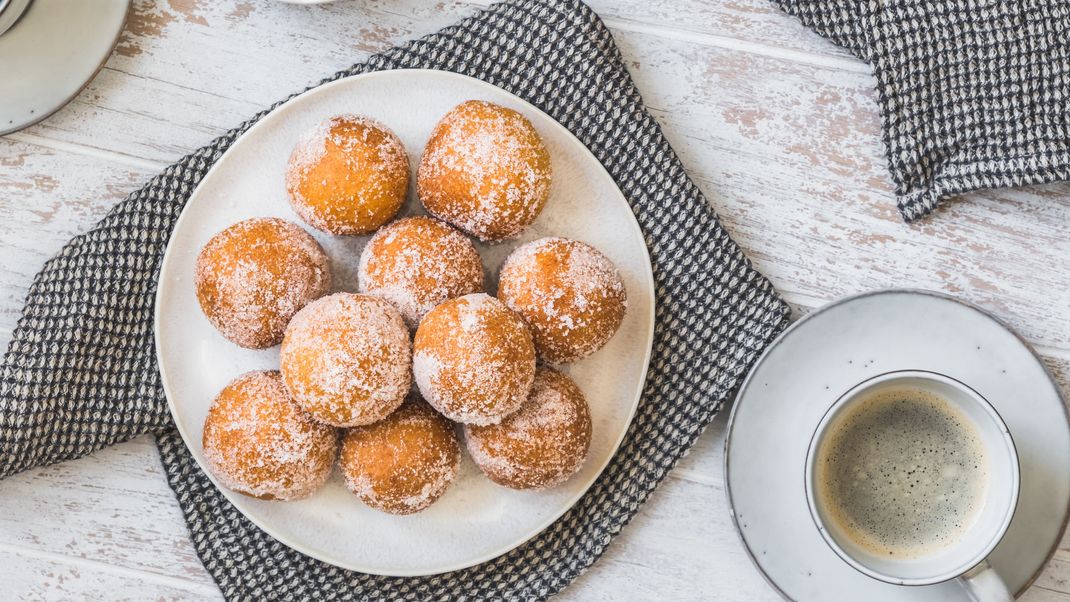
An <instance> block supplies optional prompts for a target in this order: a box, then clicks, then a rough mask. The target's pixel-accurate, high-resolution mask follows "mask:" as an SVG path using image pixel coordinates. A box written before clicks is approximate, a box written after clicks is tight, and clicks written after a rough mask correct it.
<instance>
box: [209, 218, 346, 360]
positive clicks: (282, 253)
mask: <svg viewBox="0 0 1070 602" xmlns="http://www.w3.org/2000/svg"><path fill="white" fill-rule="evenodd" d="M194 282H195V286H196V289H197V300H198V301H199V302H200V305H201V310H202V311H204V314H205V316H207V318H208V320H209V321H210V322H211V323H212V325H213V326H215V327H216V328H217V329H218V330H219V332H220V333H221V334H222V335H223V336H224V337H226V338H227V340H229V341H231V342H233V343H235V344H237V345H240V346H242V347H247V348H253V349H262V348H265V347H271V346H273V345H278V344H279V343H280V342H281V341H282V335H283V332H284V331H285V329H286V324H288V323H289V321H290V318H291V317H293V315H294V314H295V313H297V311H298V310H300V309H301V308H302V307H304V306H305V305H306V304H308V303H309V302H310V301H312V300H314V299H316V298H319V297H321V296H323V295H325V294H327V291H328V290H330V287H331V270H330V261H329V260H328V258H327V253H325V252H324V250H323V248H322V247H321V246H320V245H319V243H317V242H316V240H315V239H314V238H312V236H310V235H309V234H308V232H305V231H304V230H303V229H302V228H301V227H300V226H298V225H297V224H293V223H291V222H288V221H286V220H283V219H278V218H253V219H247V220H243V221H240V222H238V223H236V224H234V225H232V226H230V227H229V228H227V229H225V230H223V231H222V232H220V233H218V234H216V235H215V236H213V237H212V238H211V240H209V241H208V244H206V245H205V246H204V248H203V249H201V252H200V254H199V255H198V256H197V267H196V272H195V274H194Z"/></svg>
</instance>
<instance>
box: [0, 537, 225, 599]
mask: <svg viewBox="0 0 1070 602" xmlns="http://www.w3.org/2000/svg"><path fill="white" fill-rule="evenodd" d="M0 564H2V565H3V567H4V570H3V592H4V599H5V600H37V601H42V602H44V601H51V600H55V601H57V602H70V601H72V600H114V601H117V602H118V601H123V600H130V601H131V602H134V601H138V602H140V601H143V600H157V601H160V602H165V601H176V602H177V601H181V600H211V599H221V597H220V595H219V592H218V590H217V589H216V588H215V585H214V584H201V583H187V582H184V581H182V580H180V579H172V578H159V577H154V576H145V575H142V574H138V573H136V572H131V571H125V570H122V569H117V568H114V567H110V566H108V565H106V564H103V563H100V562H84V561H83V562H79V561H72V560H69V559H65V558H62V557H55V556H53V555H44V556H42V555H38V554H32V553H30V554H27V553H20V551H17V550H11V549H6V548H5V549H0Z"/></svg>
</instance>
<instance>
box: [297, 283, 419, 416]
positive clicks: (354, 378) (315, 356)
mask: <svg viewBox="0 0 1070 602" xmlns="http://www.w3.org/2000/svg"><path fill="white" fill-rule="evenodd" d="M279 362H280V365H281V369H282V375H283V380H284V382H285V383H286V388H287V389H288V390H289V391H290V394H291V395H293V398H294V400H295V401H296V402H297V403H298V404H299V405H300V406H301V407H302V408H304V410H305V411H306V412H308V413H309V414H311V415H312V417H313V418H315V419H316V420H319V421H321V422H325V423H327V424H331V425H334V426H340V427H349V426H358V425H363V424H371V423H372V422H375V421H377V420H381V419H383V418H385V417H386V416H387V415H388V414H390V413H391V412H393V411H394V410H395V409H397V407H398V406H399V405H401V403H402V402H403V401H404V400H405V395H406V394H407V393H408V391H409V389H410V387H411V383H412V347H411V344H410V342H409V331H408V329H407V328H406V327H405V322H404V320H402V318H401V314H400V313H399V312H398V310H397V309H396V308H395V307H394V306H393V305H391V304H390V303H388V302H386V301H384V300H382V299H379V298H377V297H370V296H368V295H354V294H351V293H335V294H333V295H329V296H327V297H323V298H322V299H319V300H318V301H315V302H313V303H310V304H309V305H308V306H307V307H305V308H304V309H303V310H301V311H300V312H298V313H297V315H295V316H294V318H293V320H291V321H290V325H289V327H287V329H286V336H285V338H284V339H283V341H282V349H281V350H280V353H279Z"/></svg>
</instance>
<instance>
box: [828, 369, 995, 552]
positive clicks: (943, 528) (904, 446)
mask: <svg viewBox="0 0 1070 602" xmlns="http://www.w3.org/2000/svg"><path fill="white" fill-rule="evenodd" d="M988 473H989V469H988V457H987V453H986V451H985V447H984V444H983V440H982V438H981V434H980V433H979V432H978V430H977V427H976V426H975V425H974V424H973V422H972V421H971V420H970V418H969V417H967V416H966V415H965V414H963V412H962V411H961V410H959V409H958V408H957V407H956V406H955V405H954V404H952V403H951V402H949V401H947V400H945V399H943V398H942V397H940V396H938V395H936V394H933V393H930V392H928V391H923V390H920V389H913V388H896V389H891V390H885V391H879V392H877V393H875V394H873V395H872V396H871V397H869V398H868V399H865V400H862V401H858V402H855V403H854V405H853V406H851V407H849V408H848V409H847V410H845V411H844V412H843V413H842V414H841V415H840V416H837V417H836V418H835V421H834V422H833V424H831V425H830V428H829V431H828V434H827V435H826V437H825V438H824V440H823V441H822V445H821V447H820V448H819V449H818V450H817V456H816V466H815V477H816V478H815V494H816V498H817V502H818V504H820V506H821V507H822V509H823V510H824V512H825V520H826V521H831V522H833V523H835V524H836V525H837V526H839V528H840V529H841V530H842V531H843V532H844V533H845V534H846V535H847V536H848V537H849V538H850V539H851V540H852V541H854V542H855V543H856V544H858V545H860V546H862V547H863V548H864V549H867V550H869V551H870V552H871V553H875V554H881V555H892V556H897V557H905V558H915V557H921V556H927V555H929V554H932V553H934V552H936V551H938V550H940V549H941V548H944V547H946V546H949V545H952V544H954V543H956V542H957V541H958V540H959V539H960V538H961V537H962V535H963V534H964V533H965V532H966V530H968V529H969V528H970V526H971V525H972V524H973V522H974V520H975V519H976V518H977V515H978V513H979V511H980V510H981V507H982V505H983V504H984V500H985V494H986V491H987V489H988V479H989V474H988Z"/></svg>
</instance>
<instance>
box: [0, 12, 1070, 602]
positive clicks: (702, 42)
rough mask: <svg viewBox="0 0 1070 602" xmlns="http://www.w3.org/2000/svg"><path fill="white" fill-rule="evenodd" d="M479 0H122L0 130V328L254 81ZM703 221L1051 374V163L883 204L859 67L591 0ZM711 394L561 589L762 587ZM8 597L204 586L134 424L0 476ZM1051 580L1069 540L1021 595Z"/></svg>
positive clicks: (1063, 221)
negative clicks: (619, 525)
mask: <svg viewBox="0 0 1070 602" xmlns="http://www.w3.org/2000/svg"><path fill="white" fill-rule="evenodd" d="M480 4H485V2H484V1H483V0H479V1H472V2H437V3H433V2H428V1H425V0H395V1H391V0H377V1H371V0H356V1H353V2H340V3H337V4H329V5H325V6H291V5H284V4H281V3H277V2H272V1H269V0H219V1H217V2H199V1H196V0H161V1H159V2H149V1H147V0H138V1H136V2H135V6H134V8H133V10H132V13H131V18H130V20H129V23H128V26H127V29H126V31H125V32H124V34H123V37H122V39H121V40H120V43H119V46H118V48H117V52H116V54H115V55H114V56H112V58H111V59H110V60H109V61H108V64H107V66H106V68H105V69H104V70H103V71H102V72H101V74H100V75H99V76H98V77H97V78H96V79H95V80H94V81H93V82H92V83H91V84H90V85H89V86H88V87H87V88H86V90H84V91H83V92H82V93H81V94H80V95H79V96H78V98H77V99H76V100H75V101H74V102H73V103H72V104H71V105H69V106H68V107H66V108H65V109H63V110H62V111H60V112H59V113H57V114H56V115H54V116H53V117H51V118H49V119H48V120H46V121H44V122H43V123H41V124H39V125H37V126H34V127H32V128H30V129H29V130H26V131H24V132H20V133H18V134H14V135H12V136H9V137H7V138H4V139H0V256H3V257H4V258H5V259H4V261H3V262H2V263H0V347H5V346H6V343H7V341H8V340H9V338H10V332H11V329H12V328H13V327H14V325H15V321H16V320H17V317H18V311H19V308H20V306H21V301H22V299H23V297H24V296H25V293H26V290H27V289H28V286H29V284H30V282H31V281H32V277H33V274H34V273H36V271H37V270H38V269H39V268H40V265H41V263H42V262H43V261H45V260H46V259H47V258H48V257H49V256H50V255H52V254H53V253H55V252H56V251H57V250H58V249H59V248H60V246H61V245H62V244H63V242H64V241H65V240H66V239H67V238H69V237H70V236H71V235H73V234H75V233H77V232H80V231H82V230H84V229H85V228H87V227H89V226H90V225H91V224H92V223H93V222H95V221H96V220H97V219H99V217H101V216H102V215H103V214H104V213H105V212H106V211H107V210H108V209H109V208H110V207H112V206H113V205H114V204H115V203H117V202H118V201H120V200H121V199H122V198H124V197H125V196H126V194H127V193H129V191H131V190H133V189H134V188H136V187H137V186H138V185H140V183H141V182H143V181H144V180H145V179H147V178H148V177H149V176H150V175H151V174H152V173H154V172H156V171H158V170H159V169H160V168H162V167H163V166H164V165H166V164H167V163H170V162H172V161H174V160H176V159H178V158H180V157H181V156H182V155H184V154H185V153H187V152H189V151H191V150H193V149H195V148H197V147H199V146H201V145H203V144H206V143H208V142H209V141H210V140H211V139H212V138H213V137H215V136H217V135H219V134H221V133H223V132H225V131H226V130H227V129H229V128H231V127H233V126H235V125H237V124H238V123H240V122H241V121H242V120H244V119H246V118H248V117H249V116H251V115H252V114H254V113H255V112H256V111H258V110H260V109H262V108H264V107H265V106H267V105H269V104H270V103H271V102H273V101H275V100H277V99H279V98H282V97H284V96H285V95H287V94H290V93H292V92H295V91H299V90H301V89H303V88H305V87H306V86H308V85H310V84H312V83H315V82H316V81H318V80H319V79H321V78H323V77H325V76H327V75H329V74H330V73H333V72H335V71H337V70H338V69H341V68H344V67H347V66H349V65H350V64H352V63H354V62H357V61H359V60H361V59H362V58H364V57H366V56H367V55H368V54H369V53H373V52H376V51H380V50H383V49H386V48H388V47H390V46H391V45H393V44H397V43H400V42H403V41H405V40H407V39H410V38H412V37H416V36H419V35H422V34H426V33H429V32H432V31H435V30H437V29H439V28H441V27H442V26H445V25H447V24H450V23H452V22H455V21H456V20H458V19H459V18H462V17H463V16H464V15H467V14H470V13H471V12H472V11H473V10H475V9H476V8H477V7H478V5H480ZM592 5H593V6H594V8H595V9H596V10H598V11H599V12H600V14H602V15H603V17H605V19H606V21H607V23H608V24H609V25H610V27H611V29H613V31H614V34H615V36H616V38H617V41H618V43H619V45H620V47H621V51H622V53H623V54H624V57H625V59H626V60H627V61H628V64H629V66H630V68H631V69H632V72H633V75H634V76H635V79H636V81H637V83H638V85H639V87H640V90H641V91H642V93H643V96H644V98H645V100H646V101H647V103H648V105H649V106H650V107H651V109H652V111H653V112H654V114H655V116H656V117H657V118H658V120H659V122H660V123H661V124H662V126H663V128H664V130H665V132H666V135H667V136H668V137H669V139H670V141H671V142H672V143H673V145H674V146H675V148H676V149H677V151H678V152H679V154H680V156H681V158H682V160H683V161H684V163H685V165H686V166H687V167H688V169H689V172H690V173H691V174H692V176H693V177H694V178H695V179H696V181H697V182H698V183H699V185H700V187H701V188H702V189H703V190H704V191H705V192H706V194H707V195H708V196H709V198H710V200H711V202H712V203H713V205H714V206H715V208H716V209H717V211H718V212H719V213H720V215H721V218H722V220H723V221H724V223H725V224H726V226H727V227H728V229H729V230H730V231H731V233H732V234H733V236H734V237H735V238H736V240H737V241H738V242H739V243H740V244H741V246H743V248H744V249H745V250H746V252H747V253H748V255H749V256H750V257H752V258H753V259H754V261H755V263H756V264H757V266H758V267H759V269H761V270H762V271H763V272H764V273H765V274H767V275H768V276H770V278H771V279H772V280H773V281H774V283H775V284H776V286H777V287H778V289H779V290H781V291H783V292H784V293H785V294H786V296H787V297H788V299H789V301H791V302H792V303H793V304H794V305H795V309H796V314H797V315H801V314H803V313H805V312H807V311H809V310H811V309H812V308H814V307H816V306H819V305H821V304H823V303H824V302H827V301H829V300H832V299H835V298H837V297H840V296H842V295H845V294H850V293H853V292H858V291H862V290H866V289H871V288H875V287H883V286H919V287H925V288H932V289H936V290H942V291H946V292H949V293H952V294H955V295H957V296H960V297H962V298H965V299H968V300H971V301H973V302H975V303H978V304H980V305H982V306H984V307H986V308H987V309H989V310H991V311H993V312H995V313H996V314H997V315H998V316H999V317H1000V318H1002V319H1004V320H1006V321H1007V322H1008V323H1010V324H1011V325H1012V326H1014V327H1015V328H1016V329H1018V330H1019V331H1020V332H1022V333H1023V334H1024V335H1026V336H1027V337H1028V338H1029V339H1030V340H1031V341H1032V342H1033V343H1034V344H1036V345H1039V346H1040V349H1041V351H1042V352H1043V353H1044V354H1045V355H1046V361H1047V362H1048V364H1049V366H1050V368H1051V369H1052V371H1053V372H1054V373H1055V374H1056V376H1057V378H1058V379H1059V380H1060V383H1061V385H1062V386H1063V388H1064V391H1065V390H1068V389H1067V385H1068V382H1070V313H1068V307H1070V271H1068V270H1067V269H1066V267H1067V264H1068V260H1070V185H1065V184H1063V185H1053V186H1046V187H1037V188H1032V189H1025V190H1014V191H993V192H984V193H977V194H973V195H967V197H966V198H965V199H963V200H961V201H955V202H951V203H949V204H948V206H947V207H946V208H945V209H943V210H941V211H939V212H938V215H937V216H936V217H935V218H933V219H929V220H926V221H923V222H921V223H920V224H916V225H911V226H908V225H905V224H903V223H902V222H901V221H899V218H898V215H897V213H896V211H895V208H894V199H893V194H892V190H891V186H890V184H889V181H888V178H887V174H886V170H885V167H884V159H883V157H882V152H883V149H882V144H881V141H880V134H879V131H880V121H879V115H878V113H877V107H876V103H875V100H874V99H875V96H874V92H873V90H872V88H873V79H872V77H871V76H870V75H869V74H868V67H867V66H866V65H864V64H863V63H861V62H859V61H856V60H854V59H851V58H849V57H848V56H847V55H846V54H845V53H844V52H843V51H842V50H839V49H837V48H835V47H834V46H832V45H830V44H828V43H826V42H824V41H823V40H821V39H820V38H819V37H818V36H816V35H814V34H812V33H811V32H809V31H808V30H806V29H805V28H804V27H803V26H802V25H800V24H799V23H798V22H796V21H795V20H794V19H792V18H790V17H787V16H784V15H782V14H780V13H779V12H778V11H777V10H776V9H775V7H773V5H771V4H768V3H766V2H765V1H764V0H725V1H722V2H707V1H703V0H681V1H678V2H677V1H669V0H653V1H650V0H647V1H644V2H640V1H639V0H619V1H611V0H595V1H594V2H593V3H592ZM726 417H727V415H726V414H722V416H720V417H718V419H717V420H716V421H715V422H714V424H713V425H712V426H711V427H710V428H709V429H708V431H707V432H706V433H705V434H704V435H703V436H702V437H701V438H700V440H699V443H698V445H697V446H696V447H695V448H694V449H693V450H692V452H691V453H690V455H689V456H688V457H686V458H685V459H684V460H683V461H682V462H681V465H680V466H679V467H678V468H677V469H676V470H675V471H674V472H673V473H672V475H671V476H670V478H669V479H667V480H666V482H665V484H664V485H663V486H662V487H661V488H660V489H659V490H658V491H657V492H656V493H655V494H654V496H653V497H652V499H651V500H650V502H649V503H648V505H647V506H645V507H644V509H643V510H642V511H641V512H640V513H639V515H638V516H637V517H636V519H635V520H634V521H633V523H632V524H631V525H629V526H628V527H627V528H626V529H625V531H624V532H623V534H622V535H621V536H620V537H619V538H618V540H616V541H615V542H614V544H613V545H612V546H611V547H610V548H609V550H608V552H607V553H606V556H605V557H604V558H603V559H602V560H601V561H600V562H599V563H597V564H596V565H595V566H594V567H593V568H592V569H591V570H590V571H589V572H588V573H587V574H586V575H584V576H583V577H581V578H580V579H579V580H578V581H577V582H576V583H575V584H574V585H573V586H572V587H570V588H569V589H568V590H566V591H565V593H564V594H563V595H562V596H561V599H564V600H607V601H609V600H628V599H673V600H681V601H683V600H704V599H709V598H710V597H711V596H712V595H713V592H716V596H717V598H718V599H724V600H741V601H742V600H774V599H777V597H776V595H775V593H774V592H773V590H772V589H770V588H769V587H768V586H767V585H766V584H765V583H764V582H763V581H762V578H761V577H760V576H759V574H758V573H757V571H755V570H754V569H753V568H752V567H751V565H750V563H749V561H748V559H747V558H746V555H745V554H744V552H743V549H742V546H741V544H740V543H739V541H738V538H737V536H736V534H735V532H734V530H733V529H732V526H731V522H730V518H729V513H728V509H727V504H726V500H725V496H724V491H723V482H722V476H723V475H722V448H723V439H724V428H725V422H726ZM0 562H3V563H4V564H5V572H4V575H5V578H4V580H3V583H4V585H5V586H6V589H5V597H7V595H8V594H10V595H12V596H13V597H15V598H23V599H56V600H60V599H63V600H69V599H138V600H140V599H150V598H155V599H165V600H166V599H217V598H218V592H217V590H216V589H215V586H214V584H213V583H212V581H211V579H210V577H209V576H208V575H207V574H206V573H205V571H204V569H203V567H201V565H200V563H199V561H198V560H197V557H196V554H195V553H194V551H193V548H192V544H190V542H189V540H188V537H187V535H186V530H185V525H184V523H183V522H182V519H181V514H180V512H179V509H178V506H177V504H176V503H175V501H174V498H173V496H172V494H171V492H170V490H169V488H168V487H167V484H166V481H165V479H164V476H163V474H162V470H161V468H160V464H159V459H158V456H157V454H156V451H155V447H154V446H153V444H152V442H151V440H150V439H148V438H144V437H143V438H139V439H137V440H135V441H132V442H129V443H127V444H123V445H119V446H116V447H114V448H111V449H108V450H104V451H102V452H99V453H97V454H95V455H93V456H91V457H89V458H85V459H82V460H77V461H74V462H68V463H65V464H61V465H57V466H53V467H47V468H43V469H38V470H34V471H29V472H27V473H24V474H21V475H18V476H16V477H12V478H10V479H7V480H5V481H3V482H2V483H0ZM1024 599H1026V600H1030V601H1032V602H1054V601H1059V602H1070V539H1068V538H1067V537H1064V539H1063V543H1062V549H1061V550H1060V551H1059V552H1058V553H1057V555H1056V557H1055V558H1054V559H1053V561H1052V563H1051V564H1050V565H1049V566H1048V567H1047V569H1046V571H1045V572H1044V574H1043V575H1042V576H1041V578H1040V579H1039V580H1038V581H1037V583H1036V584H1035V585H1034V587H1033V588H1032V589H1031V590H1030V591H1029V592H1028V593H1027V595H1026V596H1025V598H1024Z"/></svg>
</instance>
